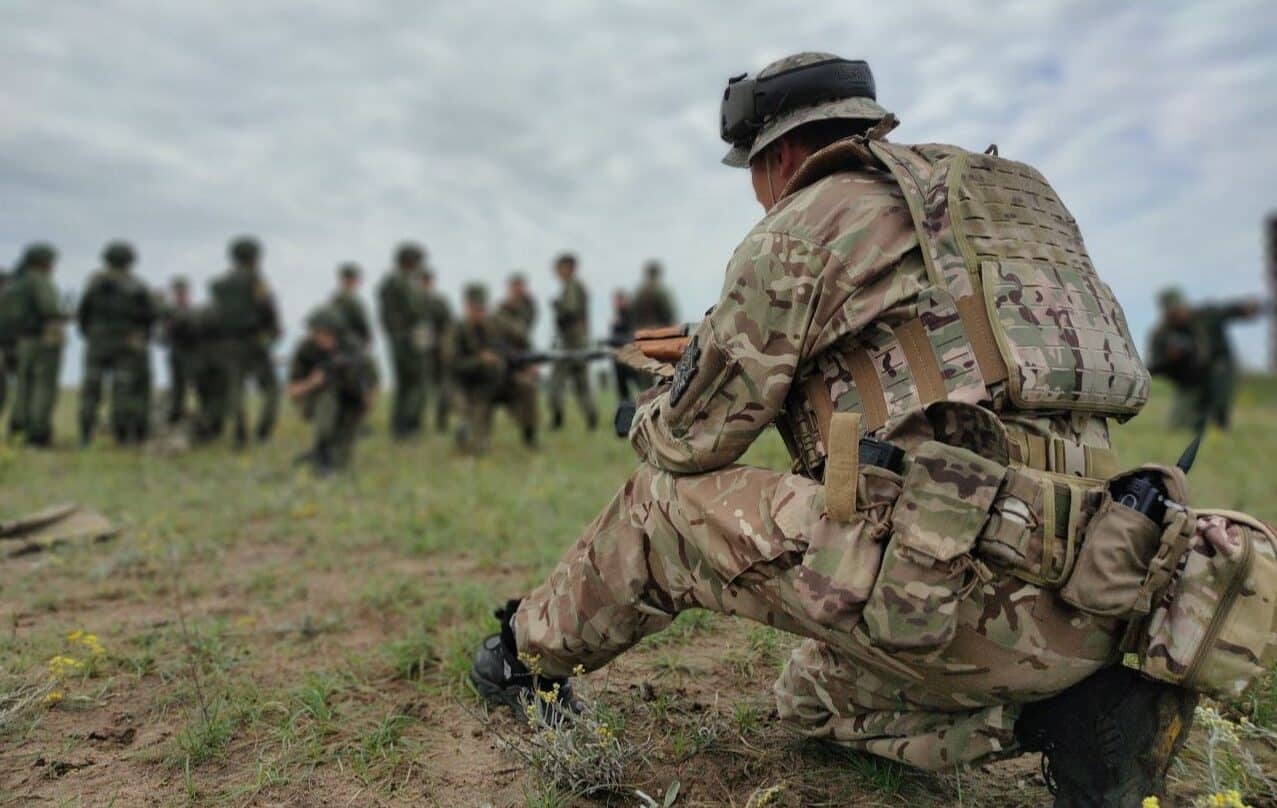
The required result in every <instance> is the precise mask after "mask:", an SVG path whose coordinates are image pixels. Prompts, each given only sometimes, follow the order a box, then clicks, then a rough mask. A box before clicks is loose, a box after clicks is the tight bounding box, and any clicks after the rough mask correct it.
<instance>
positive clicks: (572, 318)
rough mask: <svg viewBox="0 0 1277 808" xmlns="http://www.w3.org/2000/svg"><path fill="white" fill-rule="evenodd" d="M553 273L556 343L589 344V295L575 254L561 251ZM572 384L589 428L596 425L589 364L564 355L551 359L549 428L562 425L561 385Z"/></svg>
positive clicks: (577, 346) (571, 347) (562, 345)
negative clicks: (556, 282)
mask: <svg viewBox="0 0 1277 808" xmlns="http://www.w3.org/2000/svg"><path fill="white" fill-rule="evenodd" d="M554 273H555V274H556V275H557V276H558V277H559V280H560V281H561V282H562V284H563V286H562V289H561V291H560V292H559V296H558V297H557V298H555V299H554V303H553V305H554V328H555V332H556V333H557V341H556V342H557V345H558V347H559V348H565V349H568V350H574V349H580V348H587V347H589V344H590V298H589V294H588V293H587V292H586V290H585V286H584V285H583V284H582V283H581V281H580V280H578V279H577V277H576V256H575V255H572V254H571V253H564V254H562V255H560V256H559V257H558V258H557V259H556V260H555V262H554ZM568 385H571V386H572V392H573V393H574V394H575V395H576V399H577V402H578V403H579V404H580V405H581V412H582V413H583V414H584V415H585V423H586V425H587V426H588V427H589V428H590V429H594V428H595V427H596V426H598V422H599V414H598V411H597V410H596V409H595V407H594V397H593V395H592V394H591V393H590V376H589V368H588V367H587V365H586V363H585V362H582V361H578V360H575V359H564V360H560V361H558V362H555V363H554V368H553V369H552V370H551V371H550V419H551V420H550V428H551V429H561V428H562V427H563V396H564V388H565V387H567V386H568Z"/></svg>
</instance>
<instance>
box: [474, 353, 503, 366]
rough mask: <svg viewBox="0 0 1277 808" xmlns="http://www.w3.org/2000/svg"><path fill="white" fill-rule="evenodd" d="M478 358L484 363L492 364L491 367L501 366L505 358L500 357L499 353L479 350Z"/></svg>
mask: <svg viewBox="0 0 1277 808" xmlns="http://www.w3.org/2000/svg"><path fill="white" fill-rule="evenodd" d="M479 359H481V360H482V361H483V362H484V364H488V365H492V366H493V367H501V366H502V365H504V364H505V360H504V359H502V358H501V357H500V355H498V354H496V353H493V352H492V351H480V352H479Z"/></svg>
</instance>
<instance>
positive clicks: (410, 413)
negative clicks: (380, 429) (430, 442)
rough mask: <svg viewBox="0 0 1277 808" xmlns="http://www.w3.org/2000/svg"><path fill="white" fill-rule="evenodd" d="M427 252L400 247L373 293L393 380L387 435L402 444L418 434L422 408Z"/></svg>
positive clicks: (410, 246) (426, 333) (415, 247)
mask: <svg viewBox="0 0 1277 808" xmlns="http://www.w3.org/2000/svg"><path fill="white" fill-rule="evenodd" d="M425 258H426V252H425V250H424V249H422V248H421V247H420V246H419V245H417V244H410V243H408V244H401V245H400V246H399V248H398V249H397V250H396V251H395V268H394V269H392V270H391V271H390V272H388V273H386V276H385V278H383V279H382V281H381V285H380V286H379V287H378V289H377V303H378V313H379V314H380V317H381V327H382V328H383V329H385V331H386V346H387V348H388V349H389V351H390V367H391V370H392V371H393V373H394V377H395V391H394V401H393V402H392V404H391V408H390V435H391V437H393V438H395V439H396V440H404V439H406V438H410V437H412V436H413V435H416V434H417V433H418V432H420V431H421V412H422V409H423V408H424V407H425V404H426V399H425V372H426V351H427V349H428V348H429V347H430V345H429V344H428V343H429V341H430V334H429V328H428V326H427V325H426V322H425V301H424V299H423V295H422V285H421V273H422V271H423V270H424V264H425Z"/></svg>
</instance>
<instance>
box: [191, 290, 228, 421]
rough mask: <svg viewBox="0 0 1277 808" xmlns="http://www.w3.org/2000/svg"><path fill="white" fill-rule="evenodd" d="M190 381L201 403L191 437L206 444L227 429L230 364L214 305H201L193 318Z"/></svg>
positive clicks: (219, 319) (196, 412)
mask: <svg viewBox="0 0 1277 808" xmlns="http://www.w3.org/2000/svg"><path fill="white" fill-rule="evenodd" d="M189 322H190V332H191V339H190V345H191V352H190V354H189V359H190V379H191V383H192V385H193V386H194V388H195V401H196V404H197V407H196V411H195V418H194V420H193V422H192V424H191V437H192V438H193V439H194V441H195V442H196V443H206V442H208V441H211V440H215V439H217V438H218V437H220V436H221V434H222V432H223V430H224V429H225V426H226V417H227V408H226V399H227V388H228V386H229V378H228V376H227V363H226V362H225V360H224V358H223V356H222V350H223V347H222V346H223V345H224V344H225V343H224V341H223V339H222V332H221V318H220V317H219V316H218V313H217V311H216V309H214V308H213V306H212V305H211V304H210V305H206V306H197V307H195V308H194V309H193V310H192V311H191V316H190V320H189Z"/></svg>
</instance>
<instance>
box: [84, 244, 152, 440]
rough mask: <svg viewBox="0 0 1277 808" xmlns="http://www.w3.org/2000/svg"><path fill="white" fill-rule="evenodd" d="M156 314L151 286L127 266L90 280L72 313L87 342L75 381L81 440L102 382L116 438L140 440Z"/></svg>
mask: <svg viewBox="0 0 1277 808" xmlns="http://www.w3.org/2000/svg"><path fill="white" fill-rule="evenodd" d="M158 315H159V312H158V307H157V306H156V304H155V300H154V298H153V297H152V295H151V292H150V290H149V289H147V288H146V285H145V284H143V283H142V282H141V281H140V280H139V279H138V278H136V277H135V276H134V275H133V274H132V273H131V272H129V271H128V270H124V269H117V268H108V269H105V270H103V271H101V272H98V273H97V274H95V275H94V276H93V277H92V278H91V279H90V280H89V286H88V289H87V290H85V293H84V296H83V297H82V298H81V299H80V305H79V308H78V311H77V312H76V320H77V321H78V323H79V326H80V332H81V333H82V334H83V335H84V337H85V341H86V347H85V355H84V379H83V382H82V383H81V386H80V439H81V441H82V442H84V443H87V442H88V441H89V440H90V439H91V438H92V437H93V433H94V431H95V430H96V427H97V420H98V407H99V404H100V403H101V399H102V388H103V385H104V384H106V383H109V384H110V393H111V431H112V433H113V434H114V435H115V438H116V440H117V441H119V442H121V443H140V442H142V441H143V440H145V439H146V437H147V436H148V434H149V433H150V415H151V387H152V382H151V353H150V336H151V328H152V326H153V325H154V323H155V321H156V319H157V318H158Z"/></svg>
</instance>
